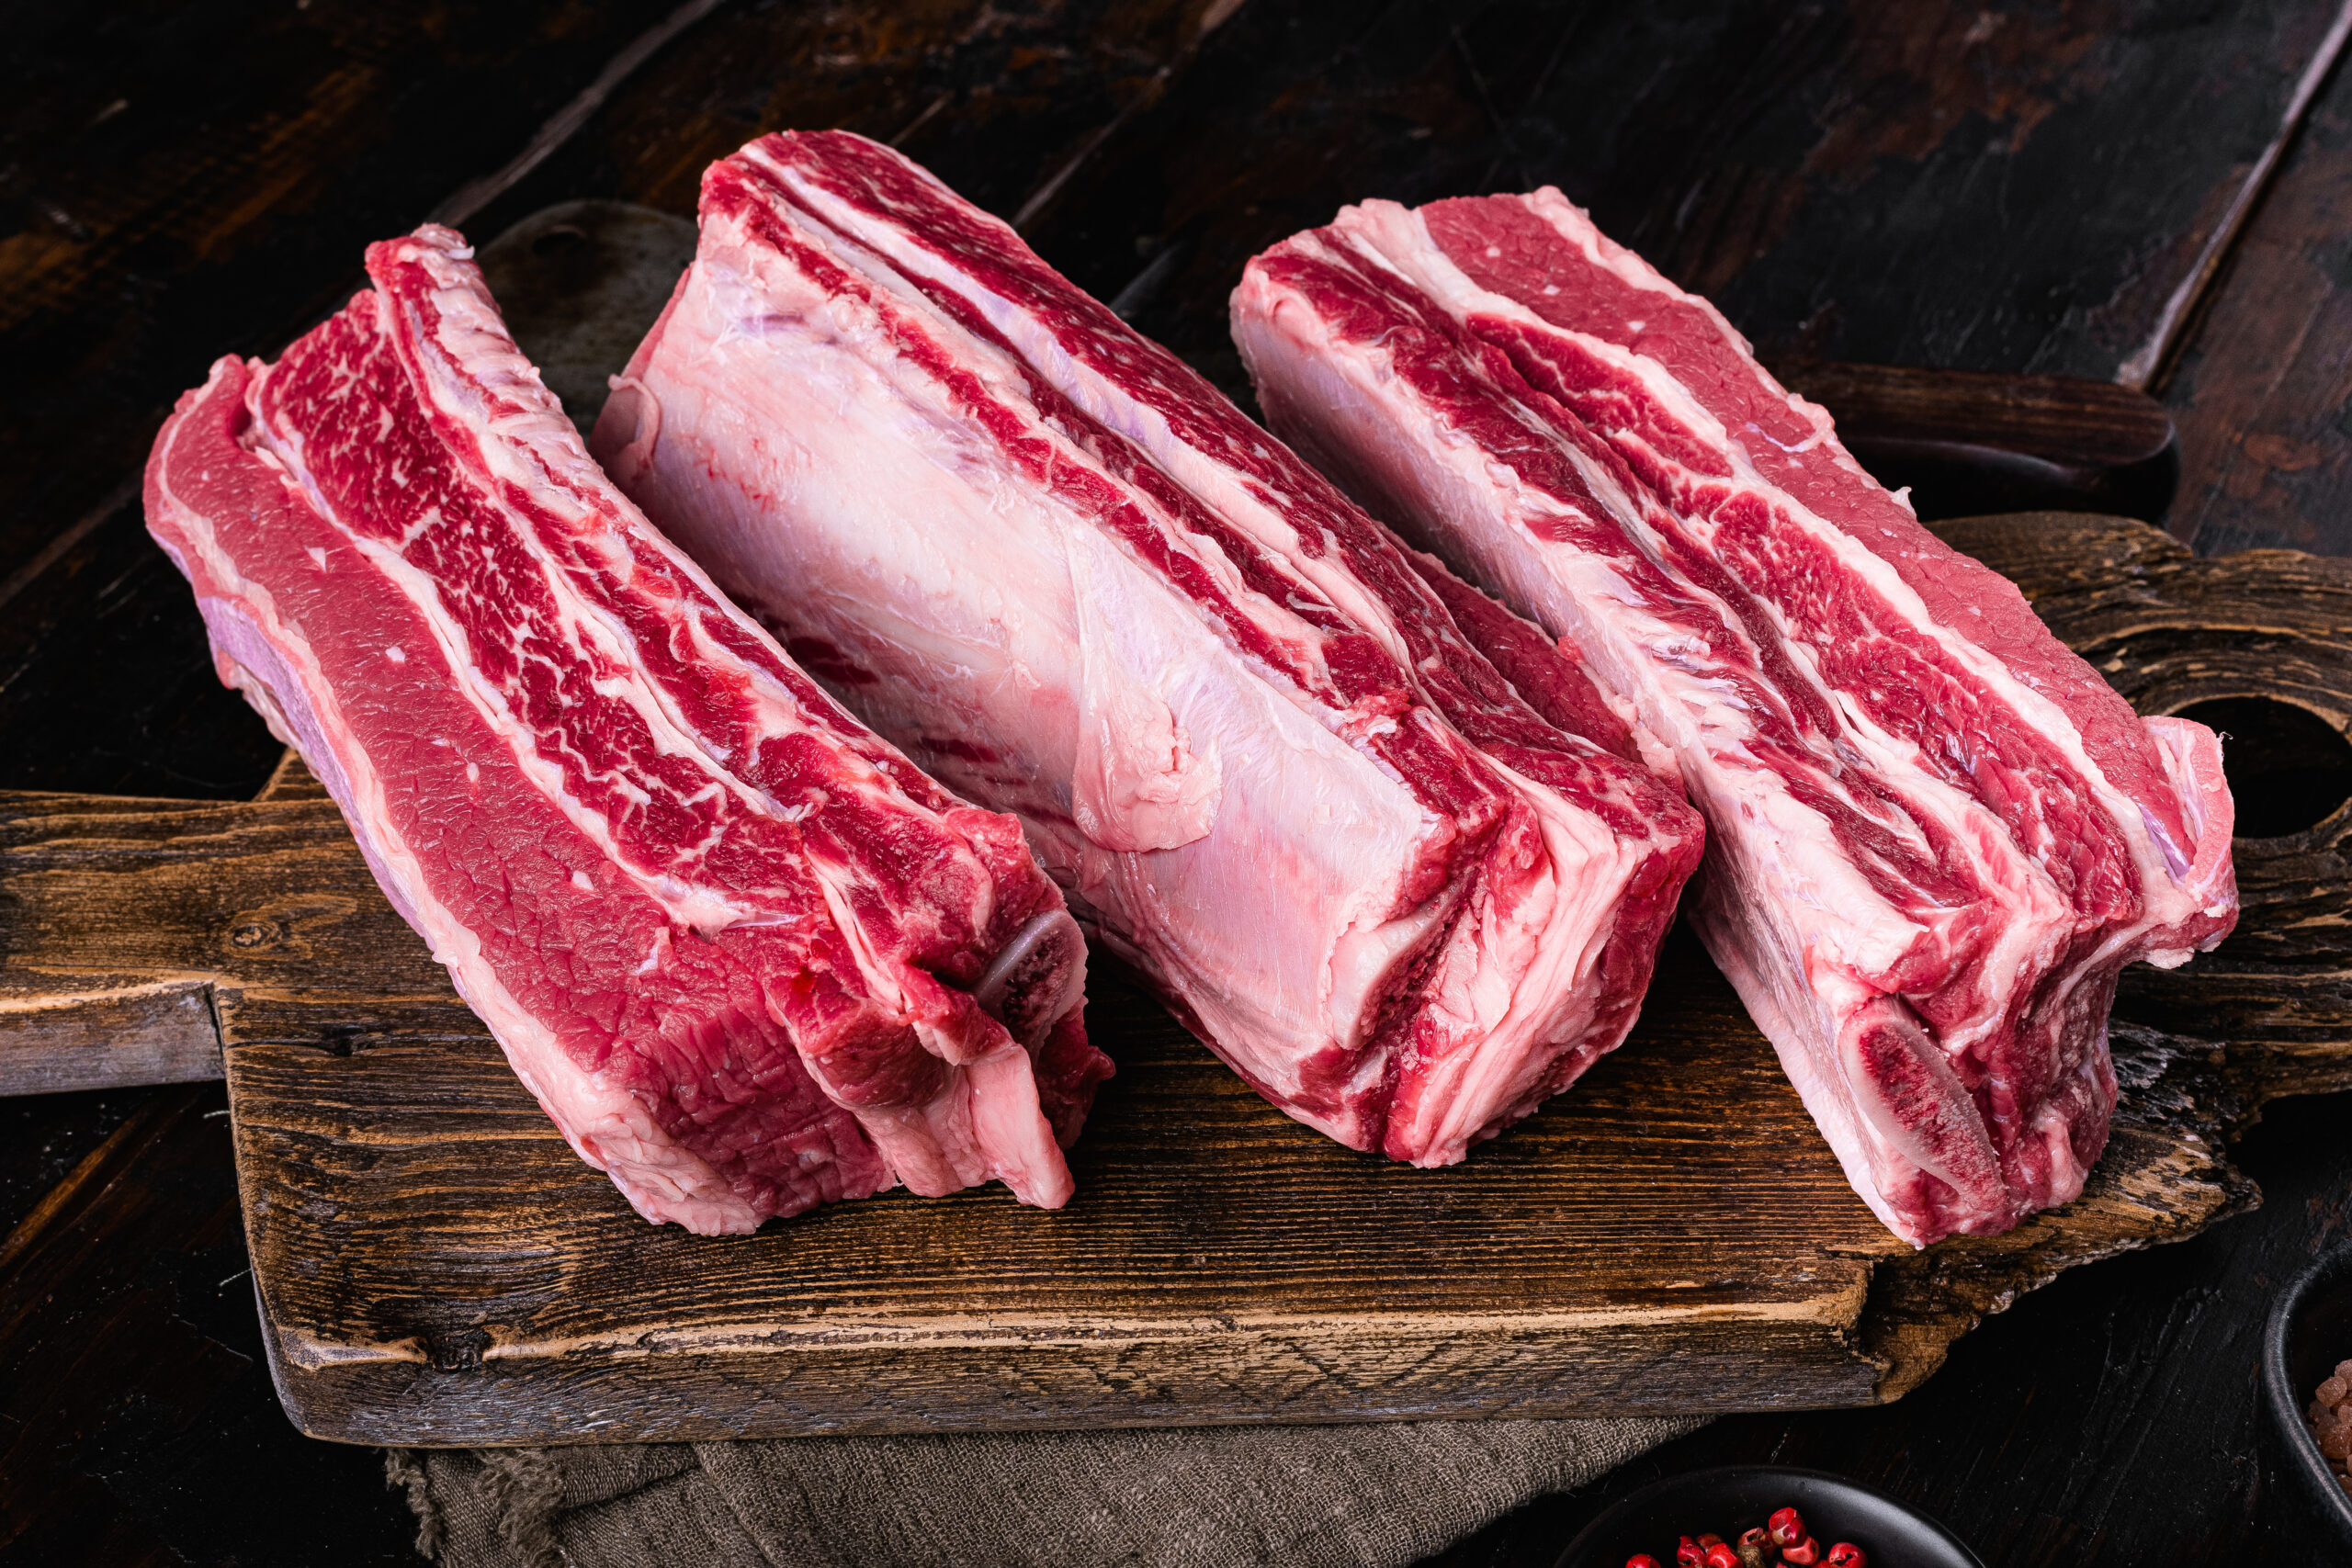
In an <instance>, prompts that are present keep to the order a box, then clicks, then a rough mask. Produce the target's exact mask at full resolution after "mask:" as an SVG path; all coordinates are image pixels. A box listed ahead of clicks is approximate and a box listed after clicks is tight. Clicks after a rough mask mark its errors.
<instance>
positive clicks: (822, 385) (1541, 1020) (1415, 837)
mask: <svg viewBox="0 0 2352 1568" xmlns="http://www.w3.org/2000/svg"><path fill="white" fill-rule="evenodd" d="M594 447H595V450H596V451H597V453H598V454H599V455H600V456H601V457H603V458H604V459H605V463H606V465H607V467H608V468H610V469H611V471H612V474H613V477H614V479H615V480H616V482H618V483H619V484H620V485H621V487H622V488H623V489H624V490H626V491H628V492H629V494H630V495H631V496H633V497H634V498H635V499H636V500H637V501H638V502H639V504H640V505H642V506H643V507H644V508H645V509H646V511H647V513H648V514H649V515H650V516H651V517H652V518H653V519H654V520H655V521H656V522H657V523H659V524H660V525H662V527H663V528H664V529H665V530H667V531H668V532H669V533H670V534H671V536H673V537H674V538H676V539H678V540H679V542H680V543H682V544H683V545H684V546H685V547H686V548H687V549H688V550H689V551H690V552H692V553H693V554H694V556H695V558H696V559H698V560H699V561H701V562H702V564H703V565H704V566H705V567H706V568H707V569H708V570H709V571H710V572H711V574H712V576H713V577H714V578H715V579H716V580H717V581H718V582H719V583H720V584H721V585H723V586H724V587H725V588H726V589H727V590H728V591H729V592H731V593H734V594H735V595H736V596H737V597H738V598H739V599H740V600H741V602H742V603H743V604H745V605H746V606H748V607H750V608H752V610H753V611H754V612H755V613H756V614H758V615H761V616H762V617H763V619H764V620H766V621H767V622H768V624H769V625H771V626H774V627H775V629H776V631H777V632H778V635H779V636H781V637H784V638H785V639H786V644H787V646H788V647H789V648H791V649H793V651H794V652H795V653H796V655H797V656H798V657H800V658H801V659H802V660H803V661H804V662H805V663H806V664H807V665H808V667H809V669H810V670H811V671H812V672H814V673H816V674H817V675H818V676H819V677H820V679H822V680H824V681H826V682H828V683H829V684H830V685H831V687H832V688H833V690H834V691H835V692H836V693H837V694H839V695H840V696H841V697H842V700H843V702H845V703H847V704H849V705H852V706H854V708H856V709H857V711H858V712H859V713H860V714H861V715H862V716H864V717H865V718H866V719H867V720H868V721H869V722H870V723H872V724H873V725H874V726H875V727H876V728H877V729H878V730H880V731H881V732H882V733H884V734H886V735H888V736H889V737H890V738H891V739H894V740H896V741H898V742H899V744H900V745H901V746H903V747H905V748H906V750H907V751H908V752H909V754H910V755H911V756H912V757H914V758H915V759H917V760H918V761H921V762H922V764H923V765H924V766H925V767H927V768H929V769H931V770H932V771H933V772H935V773H937V774H938V775H939V776H940V777H941V778H942V779H944V780H945V781H946V782H948V783H949V784H952V785H953V786H954V787H955V788H956V789H958V790H960V791H962V792H964V793H965V794H967V795H970V796H972V797H973V798H975V799H977V800H980V801H983V802H985V803H987V804H989V805H990V806H993V807H1000V808H1001V809H1005V810H1009V811H1012V812H1015V813H1017V814H1018V815H1019V816H1020V818H1022V820H1023V824H1024V825H1025V826H1026V827H1027V829H1028V830H1029V834H1030V838H1031V841H1032V843H1033V844H1034V845H1035V848H1036V850H1037V852H1038V854H1039V856H1040V858H1041V859H1042V860H1043V861H1044V863H1045V864H1046V867H1047V869H1048V870H1049V871H1050V872H1051V873H1052V874H1053V875H1054V876H1055V877H1056V879H1057V881H1059V882H1060V883H1061V884H1062V886H1063V887H1064V889H1065V891H1066V893H1067V894H1068V896H1069V899H1070V902H1071V907H1072V908H1073V910H1075V911H1076V912H1078V913H1079V914H1080V917H1081V918H1082V919H1086V920H1088V921H1089V922H1091V925H1092V926H1093V928H1094V929H1095V930H1096V931H1099V932H1100V933H1101V935H1102V937H1103V940H1104V941H1106V942H1109V943H1110V944H1111V946H1112V947H1113V949H1114V951H1116V952H1118V953H1121V954H1122V955H1124V956H1125V957H1126V958H1128V959H1129V960H1131V961H1132V962H1133V963H1135V964H1136V965H1137V966H1138V967H1139V968H1141V969H1142V970H1143V972H1144V973H1145V974H1146V975H1148V976H1149V977H1150V978H1151V979H1152V980H1153V981H1154V982H1155V983H1156V984H1157V986H1158V987H1159V990H1160V992H1161V993H1162V995H1163V996H1165V997H1166V998H1168V999H1169V1000H1170V1003H1171V1004H1172V1005H1173V1006H1174V1007H1175V1008H1176V1009H1177V1010H1179V1011H1180V1013H1181V1014H1182V1016H1183V1017H1184V1018H1185V1019H1186V1020H1187V1021H1188V1022H1189V1023H1190V1024H1191V1025H1192V1027H1193V1029H1194V1030H1195V1031H1196V1032H1198V1033H1199V1034H1200V1035H1201V1037H1202V1038H1203V1039H1204V1041H1206V1042H1207V1043H1209V1044H1210V1046H1211V1047H1212V1048H1213V1049H1215V1050H1216V1051H1217V1052H1218V1053H1219V1054H1220V1055H1222V1056H1223V1057H1224V1058H1225V1059H1226V1060H1227V1062H1228V1063H1230V1064H1232V1065H1233V1066H1234V1067H1236V1068H1237V1069H1238V1071H1239V1072H1240V1073H1241V1074H1242V1075H1243V1076H1244V1077H1246V1078H1248V1079H1249V1081H1250V1082H1251V1083H1252V1084H1254V1085H1255V1086H1257V1087H1258V1088H1259V1089H1260V1090H1261V1092H1263V1093H1264V1094H1265V1095H1266V1096H1267V1098H1269V1099H1270V1100H1272V1101H1273V1102H1274V1103H1275V1104H1277V1105H1279V1106H1281V1107H1282V1108H1283V1110H1285V1111H1288V1112H1289V1113H1290V1114H1292V1115H1294V1116H1295V1117H1297V1118H1298V1119H1299V1120H1301V1121H1303V1122H1307V1123H1308V1124H1310V1125H1312V1126H1315V1127H1317V1128H1320V1129H1321V1130H1323V1131H1324V1132H1326V1133H1329V1134H1330V1135H1331V1136H1333V1137H1335V1138H1338V1139H1340V1141H1342V1142H1344V1143H1347V1144H1349V1145H1352V1146H1354V1147H1357V1148H1363V1149H1377V1150H1380V1151H1382V1152H1384V1153H1385V1154H1387V1155H1389V1156H1393V1157H1396V1158H1399V1159H1406V1160H1411V1161H1414V1162H1417V1163H1420V1164H1431V1165H1433V1164H1443V1163H1447V1162H1450V1161H1453V1160H1456V1159H1459V1158H1461V1157H1462V1156H1463V1154H1464V1151H1465V1150H1466V1149H1467V1148H1468V1147H1469V1146H1470V1145H1471V1144H1472V1143H1474V1142H1476V1140H1478V1139H1480V1138H1483V1137H1486V1136H1488V1135H1491V1134H1493V1133H1495V1132H1496V1131H1497V1130H1498V1129H1499V1128H1501V1127H1503V1126H1505V1125H1507V1124H1509V1123H1510V1122H1512V1121H1514V1120H1516V1119H1517V1118H1519V1117H1521V1116H1523V1115H1525V1114H1526V1113H1527V1112H1528V1111H1530V1110H1532V1108H1533V1107H1534V1106H1535V1105H1536V1104H1537V1103H1538V1102H1539V1101H1541V1100H1543V1099H1544V1097H1546V1096H1547V1095H1549V1094H1551V1093H1553V1092H1555V1091H1556V1090H1558V1089H1561V1088H1562V1087H1564V1086H1565V1085H1566V1084H1567V1083H1568V1082H1569V1081H1570V1080H1571V1079H1572V1078H1574V1077H1576V1075H1577V1073H1578V1072H1580V1071H1582V1070H1583V1068H1584V1067H1585V1066H1587V1065H1588V1064H1589V1063H1590V1062H1591V1061H1592V1060H1593V1059H1595V1058H1596V1057H1597V1056H1599V1055H1600V1054H1601V1053H1602V1052H1604V1051H1607V1050H1609V1049H1611V1047H1613V1046H1614V1045H1615V1044H1616V1043H1618V1042H1619V1041H1620V1040H1621V1039H1623V1035H1624V1033H1625V1031H1626V1029H1627V1028H1628V1027H1629V1026H1630V1025H1631V1023H1632V1021H1633V1019H1634V1013H1635V1011H1636V1010H1637V1008H1638V1006H1639V1003H1640V999H1641V995H1642V992H1643V990H1644V988H1645V986H1646V984H1647V981H1648V978H1649V975H1650V970H1651V965H1652V963H1653V961H1654V958H1655V955H1656V951H1657V943H1658V942H1659V940H1660V938H1661V936H1662V934H1663V932H1664V931H1665V929H1666V927H1667V925H1668V922H1669V920H1670V919H1671V918H1672V913H1673V909H1674V906H1675V899H1676V897H1677V894H1678V892H1679V888H1680V886H1681V884H1682V882H1683V880H1684V878H1685V877H1686V876H1687V875H1688V874H1689V873H1690V871H1691V868H1692V866H1693V865H1694V864H1695V863H1696V861H1697V857H1698V852H1699V848H1700V843H1701V839H1702V829H1701V827H1700V824H1699V822H1698V820H1697V818H1696V816H1695V814H1693V813H1692V812H1691V809H1690V807H1689V806H1688V805H1687V804H1686V803H1685V802H1684V801H1682V800H1681V799H1680V797H1679V789H1678V788H1677V787H1675V786H1673V785H1671V784H1666V783H1663V782H1662V781H1661V780H1660V778H1659V777H1658V776H1657V775H1656V774H1655V773H1652V772H1651V771H1650V769H1649V768H1648V767H1646V766H1645V765H1644V763H1643V762H1642V761H1640V758H1639V753H1638V752H1637V750H1635V739H1634V736H1633V734H1632V732H1631V729H1630V728H1629V727H1628V725H1627V723H1626V721H1625V719H1624V718H1623V716H1621V715H1619V714H1618V713H1616V712H1614V711H1613V710H1612V709H1611V708H1610V706H1609V705H1607V704H1606V703H1604V702H1603V701H1602V699H1601V697H1600V694H1599V693H1598V692H1596V691H1595V690H1594V689H1593V688H1592V686H1591V683H1590V682H1589V680H1588V679H1587V678H1586V677H1585V675H1584V674H1583V672H1582V671H1579V670H1578V669H1577V668H1576V666H1575V665H1574V664H1573V663H1572V662H1570V661H1568V660H1565V659H1563V658H1562V657H1561V656H1560V655H1559V653H1558V652H1557V651H1556V649H1553V648H1552V647H1551V645H1550V640H1549V639H1548V638H1545V637H1542V636H1541V635H1540V634H1537V633H1535V632H1534V631H1533V629H1532V628H1526V630H1527V637H1526V638H1525V642H1526V645H1527V646H1525V647H1521V648H1518V649H1515V655H1516V658H1517V660H1518V663H1517V664H1516V665H1515V667H1514V668H1513V671H1512V674H1511V677H1510V680H1506V679H1505V678H1504V677H1503V675H1502V674H1500V673H1499V672H1498V670H1497V668H1496V666H1495V665H1494V664H1493V663H1492V662H1490V661H1489V660H1487V659H1486V658H1484V657H1482V656H1481V655H1480V654H1479V653H1478V652H1477V651H1476V649H1475V648H1473V647H1472V645H1471V644H1470V642H1469V641H1468V640H1467V639H1466V638H1464V637H1463V635H1462V633H1461V631H1460V629H1459V628H1458V627H1457V626H1456V624H1455V621H1454V617H1453V615H1452V614H1450V613H1449V612H1448V610H1447V607H1446V604H1445V601H1444V599H1443V598H1442V596H1441V593H1440V592H1439V591H1437V590H1435V589H1432V588H1431V586H1430V582H1429V581H1426V580H1425V576H1424V573H1427V574H1430V575H1431V576H1434V577H1436V578H1437V579H1439V580H1441V581H1447V582H1450V580H1449V579H1446V576H1445V573H1444V571H1443V569H1442V568H1440V567H1438V566H1436V564H1435V563H1434V562H1430V563H1426V564H1424V565H1421V566H1418V567H1417V566H1416V564H1415V563H1413V562H1411V561H1409V560H1408V558H1407V556H1406V554H1405V553H1404V552H1403V551H1401V550H1399V549H1398V548H1397V547H1396V545H1395V544H1394V542H1393V541H1392V540H1390V539H1389V538H1388V537H1387V536H1386V535H1385V533H1384V532H1383V531H1382V530H1380V529H1379V528H1378V527H1377V526H1376V525H1374V524H1373V523H1372V522H1371V521H1370V520H1369V519H1367V518H1366V517H1364V516H1363V513H1360V512H1358V511H1357V510H1356V509H1355V508H1354V507H1353V506H1351V505H1350V504H1349V503H1348V502H1347V501H1346V500H1345V499H1344V498H1343V497H1341V496H1340V494H1339V493H1338V492H1337V491H1334V490H1333V489H1332V488H1331V486H1330V485H1329V484H1328V483H1327V482H1326V481H1324V480H1323V479H1321V478H1320V477H1319V476H1317V474H1316V473H1315V472H1314V471H1313V470H1312V469H1310V468H1306V466H1305V465H1304V464H1302V463H1300V462H1299V461H1298V460H1297V459H1296V458H1295V457H1293V456H1292V455H1291V454H1290V453H1289V452H1287V451H1286V450H1284V449H1283V447H1282V446H1281V445H1280V444H1279V443H1277V442H1275V441H1274V440H1272V438H1271V437H1269V436H1268V435H1267V434H1266V433H1265V432H1264V431H1263V430H1261V429H1260V428H1259V427H1258V426H1256V425H1254V424H1252V423H1250V421H1248V420H1247V419H1245V418H1244V417H1243V416H1242V415H1241V414H1240V413H1239V412H1237V411H1236V410H1235V409H1234V408H1233V407H1232V405H1231V404H1229V403H1228V402H1227V401H1226V400H1224V399H1223V398H1222V397H1220V396H1219V395H1218V394H1217V393H1216V391H1215V390H1214V389H1211V388H1210V387H1209V386H1208V385H1207V383H1205V382H1204V381H1203V380H1202V379H1201V378H1199V377H1198V376H1196V375H1194V374H1193V372H1192V371H1191V370H1189V369H1187V368H1186V367H1184V366H1183V365H1182V363H1180V362H1179V361H1177V360H1176V359H1175V358H1174V357H1173V356H1171V355H1169V354H1168V353H1167V352H1166V351H1165V350H1163V349H1161V348H1159V346H1157V345H1156V344H1151V343H1148V342H1147V341H1146V340H1144V339H1142V338H1140V337H1138V336H1137V335H1136V333H1133V332H1132V331H1130V330H1129V329H1128V328H1127V327H1126V326H1125V324H1124V323H1122V322H1121V321H1119V320H1118V319H1117V318H1116V317H1115V316H1114V315H1113V314H1112V313H1111V312H1110V311H1109V310H1107V309H1105V308H1104V307H1103V305H1101V304H1100V303H1098V302H1097V301H1095V300H1094V299H1091V298H1089V297H1088V296H1087V295H1085V294H1084V293H1083V292H1081V291H1080V290H1079V289H1078V288H1075V287H1073V286H1072V285H1071V284H1070V283H1069V281H1068V280H1066V279H1064V278H1063V277H1061V276H1059V275H1058V274H1057V273H1055V272H1054V271H1053V270H1052V269H1051V268H1049V267H1047V266H1046V265H1045V264H1044V263H1043V262H1041V261H1040V260H1038V258H1037V257H1036V256H1035V254H1032V253H1031V252H1030V251H1029V249H1028V248H1027V247H1026V246H1025V245H1023V243H1021V241H1020V240H1019V239H1018V237H1016V236H1015V235H1014V234H1013V232H1012V230H1011V229H1009V228H1008V227H1006V226H1005V225H1004V224H1003V223H1001V222H1000V221H998V220H995V219H993V218H991V217H989V216H988V215H987V214H985V213H982V212H980V211H979V210H978V209H975V208H973V207H972V206H970V205H969V204H968V203H967V202H964V201H963V200H961V199H960V198H958V197H956V196H955V195H954V194H953V193H952V192H950V191H949V190H947V189H946V188H945V187H944V186H942V185H940V184H939V183H938V182H937V181H936V180H934V179H933V178H932V177H931V176H930V175H926V174H924V173H923V172H922V170H920V169H918V168H916V167H915V166H914V165H913V164H910V163H908V162H907V161H906V160H905V159H903V158H900V157H899V156H898V155H897V154H896V153H893V152H889V151H888V149H885V148H882V147H878V146H876V145H875V144H874V143H872V142H870V141H864V140H862V139H860V138H857V137H854V136H850V135H846V134H842V133H820V134H809V135H797V134H796V135H785V136H772V137H767V138H763V139H762V140H761V141H755V142H753V143H752V145H750V146H748V147H746V148H745V149H743V150H742V152H740V153H738V154H736V155H735V156H733V157H731V158H728V159H725V160H723V161H722V162H720V163H719V164H716V165H714V166H713V167H712V168H711V169H710V171H709V172H708V173H707V175H706V176H705V178H704V182H703V198H702V237H701V244H700V249H699V252H698V254H697V256H696V259H695V264H694V265H693V267H692V268H691V269H690V270H689V271H688V273H687V275H686V276H685V277H684V280H683V281H682V282H681V283H680V285H679V288H678V291H677V293H676V295H675V296H674V298H673V299H672V301H671V305H670V308H669V310H668V311H667V312H666V313H665V314H664V315H663V317H662V321H661V322H660V324H659V325H657V326H656V327H655V329H654V330H653V332H652V333H651V334H650V336H649V337H648V338H647V339H646V341H645V343H644V344H643V345H642V346H641V347H640V348H639V350H638V353H637V355H636V356H635V358H633V359H632V360H631V362H630V364H629V367H628V373H627V375H626V376H625V377H623V378H619V379H618V380H617V381H616V392H615V394H614V397H613V399H612V400H611V402H610V403H608V404H607V405H606V408H605V413H604V416H603V419H602V420H601V421H600V423H598V426H597V429H596V433H595V437H594ZM1451 589H1452V591H1454V592H1466V591H1464V590H1461V588H1460V585H1459V584H1451ZM1487 613H1489V614H1492V615H1498V616H1499V615H1504V612H1502V611H1501V610H1500V609H1499V608H1498V607H1497V606H1493V605H1491V604H1489V605H1487ZM1513 682H1518V684H1517V686H1516V687H1515V686H1514V684H1513Z"/></svg>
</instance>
